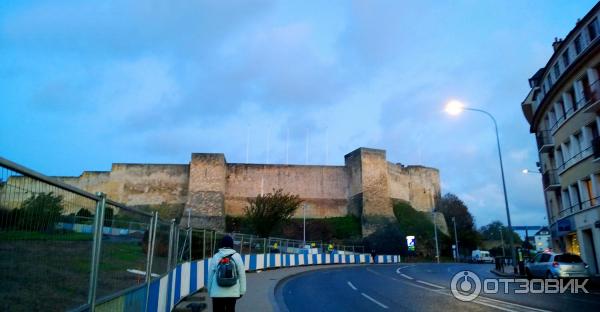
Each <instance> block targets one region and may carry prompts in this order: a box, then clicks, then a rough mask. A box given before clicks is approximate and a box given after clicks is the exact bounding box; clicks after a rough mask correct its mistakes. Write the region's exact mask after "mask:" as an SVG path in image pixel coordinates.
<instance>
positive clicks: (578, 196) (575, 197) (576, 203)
mask: <svg viewBox="0 0 600 312" xmlns="http://www.w3.org/2000/svg"><path fill="white" fill-rule="evenodd" d="M569 188H570V189H571V192H572V193H573V198H571V207H573V206H579V204H580V203H581V193H580V192H579V187H578V186H577V183H575V184H571V186H569Z"/></svg>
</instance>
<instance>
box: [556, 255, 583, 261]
mask: <svg viewBox="0 0 600 312" xmlns="http://www.w3.org/2000/svg"><path fill="white" fill-rule="evenodd" d="M554 261H556V262H560V263H582V262H583V260H581V257H579V256H578V255H573V254H568V253H567V254H562V255H556V256H554Z"/></svg>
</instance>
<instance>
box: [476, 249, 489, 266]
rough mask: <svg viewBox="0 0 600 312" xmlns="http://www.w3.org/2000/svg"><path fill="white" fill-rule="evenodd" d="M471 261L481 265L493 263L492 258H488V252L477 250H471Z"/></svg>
mask: <svg viewBox="0 0 600 312" xmlns="http://www.w3.org/2000/svg"><path fill="white" fill-rule="evenodd" d="M471 261H473V262H475V263H483V262H488V263H494V258H492V257H491V256H490V252H489V251H486V250H479V249H477V250H473V252H471Z"/></svg>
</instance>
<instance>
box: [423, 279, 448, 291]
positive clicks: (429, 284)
mask: <svg viewBox="0 0 600 312" xmlns="http://www.w3.org/2000/svg"><path fill="white" fill-rule="evenodd" d="M417 283H421V284H425V285H427V286H431V287H435V288H438V289H444V287H442V286H438V285H436V284H431V283H427V282H425V281H421V280H417Z"/></svg>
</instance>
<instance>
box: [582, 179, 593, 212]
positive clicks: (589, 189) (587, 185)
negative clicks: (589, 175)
mask: <svg viewBox="0 0 600 312" xmlns="http://www.w3.org/2000/svg"><path fill="white" fill-rule="evenodd" d="M582 182H583V185H584V186H585V190H584V191H585V194H586V195H587V198H589V199H590V204H591V205H592V206H596V198H595V197H594V188H593V187H592V180H590V179H587V180H583V181H582Z"/></svg>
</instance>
